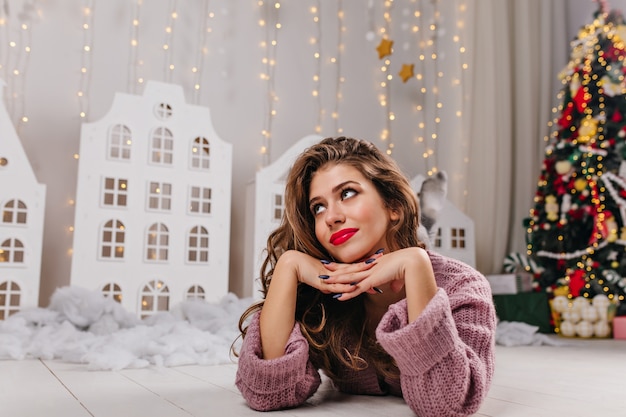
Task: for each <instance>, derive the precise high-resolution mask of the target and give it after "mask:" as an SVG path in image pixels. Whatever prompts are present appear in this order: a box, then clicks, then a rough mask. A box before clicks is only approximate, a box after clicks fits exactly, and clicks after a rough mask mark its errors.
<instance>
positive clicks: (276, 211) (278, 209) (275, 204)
mask: <svg viewBox="0 0 626 417" xmlns="http://www.w3.org/2000/svg"><path fill="white" fill-rule="evenodd" d="M284 211H285V204H284V202H283V195H282V194H274V198H273V199H272V213H273V217H272V220H273V221H274V222H275V223H278V222H280V219H282V218H283V212H284Z"/></svg>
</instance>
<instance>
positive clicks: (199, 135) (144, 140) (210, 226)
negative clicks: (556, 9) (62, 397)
mask: <svg viewBox="0 0 626 417" xmlns="http://www.w3.org/2000/svg"><path fill="white" fill-rule="evenodd" d="M231 181H232V145H231V144H229V143H226V142H224V141H223V140H222V139H220V137H219V136H218V135H217V133H216V132H215V130H214V128H213V125H212V123H211V115H210V112H209V109H208V108H205V107H200V106H197V105H191V104H186V103H185V98H184V94H183V90H182V88H181V87H180V86H178V85H173V84H166V83H160V82H154V81H151V82H148V83H147V84H146V86H145V91H144V93H143V96H138V95H131V94H123V93H117V94H116V95H115V98H114V101H113V105H112V107H111V109H110V110H109V112H108V113H107V114H106V115H105V116H104V117H103V118H102V119H100V120H98V121H96V122H93V123H85V124H83V126H82V130H81V141H80V164H79V168H78V184H77V191H76V214H75V223H74V244H73V256H72V272H71V284H72V285H77V286H81V287H86V288H92V289H100V290H101V291H102V292H103V293H104V294H105V295H107V296H111V297H113V298H114V299H116V300H117V301H119V302H121V303H122V305H123V306H124V307H125V308H126V309H127V310H129V311H136V312H137V313H138V314H139V315H140V316H141V317H145V316H148V315H151V314H154V313H156V312H158V311H164V310H168V309H169V307H170V305H171V304H172V303H177V302H180V301H183V300H185V299H189V298H200V299H206V300H208V301H216V300H218V299H220V298H221V297H222V296H224V295H225V294H227V292H228V271H229V248H230V205H231Z"/></svg>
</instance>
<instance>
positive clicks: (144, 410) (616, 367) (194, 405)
mask: <svg viewBox="0 0 626 417" xmlns="http://www.w3.org/2000/svg"><path fill="white" fill-rule="evenodd" d="M554 337H555V338H556V337H557V336H554ZM561 340H567V341H568V342H569V344H568V346H561V347H553V346H522V347H501V346H498V347H497V365H496V374H495V379H494V383H493V385H492V388H491V391H490V393H489V396H488V398H487V400H486V401H485V403H484V404H483V406H482V408H481V410H480V411H479V413H478V414H476V415H477V416H497V417H507V416H520V417H522V416H523V417H531V416H545V417H558V416H563V417H575V416H584V417H612V416H616V417H617V416H626V341H623V340H580V339H561ZM235 371H236V365H234V364H227V365H219V366H181V367H174V368H156V367H152V368H146V369H139V370H123V371H117V372H108V371H107V372H92V371H88V370H87V369H86V367H85V366H83V365H77V364H67V363H62V362H59V361H47V360H24V361H0V415H2V416H6V417H35V416H37V417H38V416H46V417H75V416H97V417H100V416H102V417H106V416H116V417H121V416H123V417H127V416H128V417H136V416H146V417H161V416H163V417H178V416H186V417H188V416H230V417H239V416H257V417H258V416H261V415H267V413H257V412H254V411H252V410H250V409H249V408H248V407H247V406H246V405H245V403H244V401H243V399H242V398H241V396H240V395H239V392H238V391H237V388H236V387H235V386H234V376H235ZM270 414H278V415H284V416H344V417H345V416H393V417H404V416H413V413H412V412H411V410H410V409H409V408H408V407H407V406H406V405H405V404H404V402H403V401H402V399H399V398H393V397H365V396H347V395H342V394H339V393H336V392H334V391H332V389H331V388H330V386H329V385H328V383H327V382H326V383H325V384H324V385H322V389H320V391H319V392H318V393H317V394H316V395H315V396H314V397H313V398H312V399H311V400H309V401H308V402H307V404H306V405H305V406H303V407H300V408H298V409H292V410H284V411H280V412H276V413H270Z"/></svg>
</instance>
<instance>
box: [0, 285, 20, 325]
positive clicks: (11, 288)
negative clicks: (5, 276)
mask: <svg viewBox="0 0 626 417" xmlns="http://www.w3.org/2000/svg"><path fill="white" fill-rule="evenodd" d="M21 296H22V290H21V289H20V286H19V285H17V283H15V282H13V281H5V282H2V283H0V320H4V319H7V318H9V316H10V315H11V314H14V313H17V312H18V311H19V310H20V298H21Z"/></svg>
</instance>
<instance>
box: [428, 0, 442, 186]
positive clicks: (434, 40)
mask: <svg viewBox="0 0 626 417" xmlns="http://www.w3.org/2000/svg"><path fill="white" fill-rule="evenodd" d="M432 4H433V21H432V22H431V23H430V25H429V30H430V36H429V39H428V40H427V46H428V47H429V48H430V51H431V52H430V59H431V61H432V66H433V86H432V89H431V93H432V97H433V98H434V100H435V108H434V114H433V122H434V123H433V125H432V131H431V132H430V140H431V146H430V147H429V148H430V149H429V151H428V152H429V155H428V156H429V158H428V161H429V162H430V164H429V165H430V168H429V169H428V175H433V174H435V173H437V171H438V170H439V169H438V167H437V162H436V157H437V155H439V124H440V123H441V116H440V110H441V108H442V107H443V103H442V102H441V90H440V83H439V80H440V78H443V71H440V69H439V60H438V58H439V42H438V39H439V30H440V25H441V13H440V11H439V0H433V2H432Z"/></svg>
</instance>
